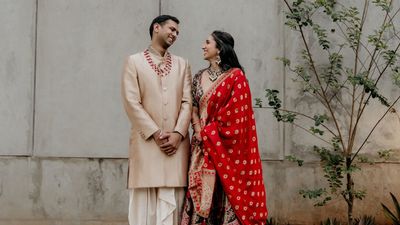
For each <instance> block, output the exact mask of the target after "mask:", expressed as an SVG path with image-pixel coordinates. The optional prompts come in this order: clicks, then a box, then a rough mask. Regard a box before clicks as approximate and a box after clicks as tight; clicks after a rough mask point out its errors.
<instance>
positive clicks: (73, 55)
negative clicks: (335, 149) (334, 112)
mask: <svg viewBox="0 0 400 225" xmlns="http://www.w3.org/2000/svg"><path fill="white" fill-rule="evenodd" d="M0 5H1V7H0V36H1V40H2V41H1V42H0V51H1V52H2V54H0V225H3V224H4V225H6V224H7V225H10V224H15V225H17V224H22V223H23V224H29V225H37V224H41V225H43V224H46V225H47V224H62V225H64V224H65V225H67V224H68V225H69V224H85V225H86V224H88V225H89V224H90V225H93V224H96V225H97V224H98V225H100V224H101V225H103V224H104V225H105V224H107V225H110V224H112V225H117V224H118V225H122V224H127V204H128V199H127V198H128V192H127V190H126V189H125V187H126V172H127V160H126V157H127V149H128V136H129V131H130V126H129V123H128V120H127V118H126V116H125V113H124V111H123V108H122V104H121V99H120V76H121V72H122V67H123V62H124V58H125V57H126V56H128V55H129V54H132V53H135V52H138V51H141V50H143V49H144V48H146V47H147V45H148V44H149V35H148V26H149V23H150V22H151V20H152V19H153V18H154V17H155V16H157V15H159V13H160V12H161V13H162V14H172V15H175V16H177V17H178V18H179V19H180V20H181V24H180V29H181V33H180V36H179V38H178V40H177V42H176V44H175V45H174V46H173V47H172V48H171V51H172V52H173V53H175V54H177V55H180V56H183V57H185V58H188V59H189V61H190V63H191V65H192V72H193V73H195V72H197V71H198V70H199V69H201V68H203V67H204V66H206V63H205V62H204V61H203V60H202V57H201V56H202V53H201V45H202V43H203V41H204V40H205V39H206V38H207V36H208V35H209V34H210V33H211V32H212V31H213V30H215V29H222V30H225V31H227V32H229V33H231V34H232V35H233V36H234V37H235V41H236V47H235V48H236V51H237V53H238V55H239V58H240V61H241V63H242V64H243V66H244V67H245V69H246V73H247V76H248V79H249V81H250V85H251V89H252V94H253V97H262V96H263V95H264V89H265V88H267V87H268V88H275V89H279V90H280V91H281V92H282V93H284V94H285V96H284V97H285V99H286V101H285V104H287V105H288V106H289V107H292V108H293V107H294V108H297V109H300V110H308V109H309V108H310V107H313V102H311V101H310V100H308V99H307V98H304V97H303V96H300V95H299V94H298V93H297V91H296V86H295V85H294V84H292V83H291V77H290V75H289V74H288V73H287V71H285V70H284V68H283V67H282V65H281V64H280V63H279V62H277V61H276V60H275V57H277V56H282V55H286V56H288V57H290V56H294V55H295V54H296V51H297V50H298V48H299V46H300V43H299V39H298V38H297V37H296V36H295V35H294V34H293V33H292V32H290V31H289V30H287V29H286V28H285V27H284V26H283V23H284V17H285V15H284V13H283V10H284V9H285V8H284V7H285V6H284V4H283V2H282V1H279V0H270V1H265V0H252V1H251V3H250V2H249V1H245V0H223V1H216V0H203V1H195V0H160V1H159V0H146V1H145V0H134V1H132V0H118V1H114V0H85V1H80V0H0ZM377 15H378V14H377ZM395 92H396V91H395V90H393V91H392V93H395ZM255 113H256V117H257V118H256V119H257V130H258V135H259V144H260V149H261V156H262V159H263V166H264V179H265V182H266V184H267V185H266V186H267V192H268V200H267V201H268V207H269V210H270V215H271V216H273V217H276V218H278V219H279V220H280V221H282V222H285V221H287V222H291V223H292V224H311V223H312V222H318V221H319V220H321V219H323V218H326V217H328V216H335V217H338V218H344V215H345V206H344V204H343V202H342V201H340V200H334V201H333V202H332V203H330V204H329V205H328V206H327V207H324V208H313V206H312V202H310V201H307V200H303V199H302V198H301V196H299V195H298V193H297V192H298V190H299V189H300V188H304V187H310V186H317V185H319V184H323V181H321V179H320V178H321V175H320V174H321V171H320V169H319V166H318V163H317V162H316V161H315V158H314V157H312V156H311V155H310V154H308V153H307V150H306V146H308V145H309V144H312V143H314V142H315V140H314V139H312V138H309V136H307V135H306V134H304V132H301V131H299V130H298V129H296V128H294V127H291V126H284V125H282V124H279V123H277V122H276V121H275V119H274V118H273V117H272V114H271V112H270V111H268V110H265V109H255ZM377 113H378V111H371V113H370V114H368V115H367V117H366V122H365V123H368V121H371V120H375V119H376V118H377ZM399 128H400V121H399V120H398V117H397V116H396V115H394V114H391V115H389V117H388V118H387V119H386V120H385V121H384V124H383V125H382V126H381V127H380V129H379V131H378V132H377V135H376V136H375V137H374V138H373V141H372V142H371V144H370V145H368V152H369V153H371V154H374V153H376V151H377V150H379V149H382V148H392V149H394V150H395V157H394V158H393V160H391V161H390V162H380V163H378V164H375V165H374V166H371V165H363V167H365V170H363V172H362V173H359V174H358V175H357V181H358V183H357V184H359V185H360V187H364V188H366V189H367V191H369V192H368V197H367V198H366V200H365V201H364V202H363V203H362V204H361V202H357V203H356V212H357V213H359V214H366V213H368V214H371V215H374V216H377V218H380V220H382V218H383V216H382V213H381V209H380V205H379V204H378V203H379V202H382V201H383V202H386V203H389V198H388V197H389V196H388V192H389V191H392V192H395V191H397V190H399V189H400V181H399V180H398V179H396V178H397V177H399V172H398V171H400V164H399V163H398V152H399V150H398V149H399V146H400V139H399V138H397V137H398V135H399V134H400V133H399ZM291 153H295V154H297V155H301V156H303V157H305V158H306V160H307V163H306V166H304V167H302V168H299V167H297V166H295V165H293V164H292V163H290V162H287V161H285V160H284V157H285V156H286V155H288V154H291ZM396 154H397V155H396ZM396 157H397V158H396ZM398 194H399V193H398Z"/></svg>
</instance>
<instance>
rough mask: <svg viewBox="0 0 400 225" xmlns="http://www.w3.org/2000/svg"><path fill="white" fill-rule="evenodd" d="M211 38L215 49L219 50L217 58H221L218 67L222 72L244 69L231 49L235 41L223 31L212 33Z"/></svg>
mask: <svg viewBox="0 0 400 225" xmlns="http://www.w3.org/2000/svg"><path fill="white" fill-rule="evenodd" d="M211 36H212V37H213V38H214V40H215V42H216V43H217V48H218V50H219V57H220V58H221V63H220V66H221V68H222V70H229V69H230V68H239V69H241V70H243V72H244V69H243V67H242V66H241V65H240V63H239V60H238V58H237V56H236V52H235V50H234V49H233V47H234V46H235V40H233V37H232V35H230V34H229V33H227V32H224V31H219V30H216V31H213V32H212V33H211Z"/></svg>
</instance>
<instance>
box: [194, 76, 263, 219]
mask: <svg viewBox="0 0 400 225" xmlns="http://www.w3.org/2000/svg"><path fill="white" fill-rule="evenodd" d="M221 76H222V77H220V79H218V80H217V81H216V82H215V83H214V84H213V86H212V87H211V88H210V89H209V90H208V91H207V92H205V93H204V95H203V97H202V98H201V100H200V107H199V111H200V118H201V128H202V131H201V136H202V139H203V142H202V145H194V148H193V149H192V159H191V160H192V161H191V167H190V170H189V192H190V194H191V197H192V200H193V203H194V208H195V211H196V213H198V214H199V215H201V216H203V217H206V218H207V217H208V215H209V211H210V209H211V201H212V194H213V190H214V185H215V177H216V173H217V174H218V177H219V178H220V181H221V184H222V186H223V190H224V192H225V193H226V195H227V197H228V200H229V203H230V204H231V206H232V208H233V209H234V211H235V214H236V216H237V218H238V219H239V220H240V222H241V223H242V224H243V225H257V224H258V225H261V224H265V223H266V220H267V216H268V212H267V208H266V193H265V187H264V182H263V178H262V167H261V160H260V155H259V152H258V143H257V133H256V125H255V119H254V112H253V108H252V100H251V93H250V88H249V85H248V82H247V79H246V77H245V75H244V74H243V72H242V71H241V70H240V69H231V70H229V71H227V72H226V73H224V74H223V75H221Z"/></svg>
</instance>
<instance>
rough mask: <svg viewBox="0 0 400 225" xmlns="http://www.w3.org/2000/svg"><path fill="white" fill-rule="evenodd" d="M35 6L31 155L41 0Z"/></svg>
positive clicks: (37, 0)
mask: <svg viewBox="0 0 400 225" xmlns="http://www.w3.org/2000/svg"><path fill="white" fill-rule="evenodd" d="M35 4H36V8H35V35H34V38H35V42H34V60H33V93H32V95H33V98H32V137H31V143H32V146H31V156H33V155H34V153H35V125H36V123H35V117H36V74H37V37H38V15H39V13H38V11H39V0H36V3H35Z"/></svg>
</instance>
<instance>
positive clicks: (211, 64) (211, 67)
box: [210, 60, 221, 71]
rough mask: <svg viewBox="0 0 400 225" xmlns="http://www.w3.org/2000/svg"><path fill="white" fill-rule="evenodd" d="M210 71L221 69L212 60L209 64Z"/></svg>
mask: <svg viewBox="0 0 400 225" xmlns="http://www.w3.org/2000/svg"><path fill="white" fill-rule="evenodd" d="M210 69H211V70H213V71H218V70H221V67H219V65H218V64H217V63H216V62H215V61H214V60H213V61H211V62H210Z"/></svg>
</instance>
